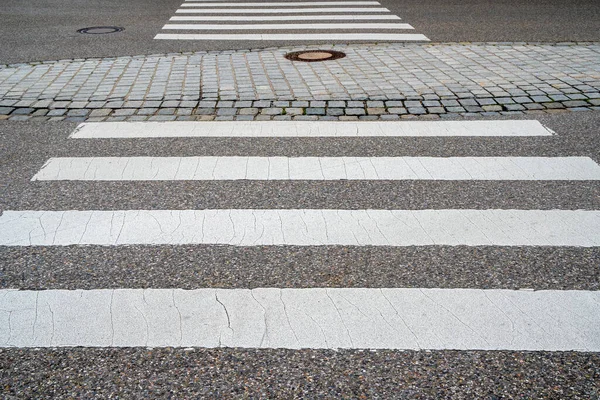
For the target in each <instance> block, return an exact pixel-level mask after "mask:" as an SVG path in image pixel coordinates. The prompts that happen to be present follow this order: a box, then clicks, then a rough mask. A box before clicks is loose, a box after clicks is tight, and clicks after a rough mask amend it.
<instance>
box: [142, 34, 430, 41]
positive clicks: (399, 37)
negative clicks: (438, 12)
mask: <svg viewBox="0 0 600 400" xmlns="http://www.w3.org/2000/svg"><path fill="white" fill-rule="evenodd" d="M154 39H170V40H288V41H291V40H295V41H298V40H305V41H306V40H355V41H359V40H362V41H369V40H387V41H403V42H405V41H420V42H427V41H429V39H427V37H425V36H423V35H421V34H412V33H389V34H388V33H303V34H294V33H290V34H287V33H258V34H253V33H240V34H227V33H225V34H203V33H200V34H195V33H159V34H158V35H156V36H155V37H154Z"/></svg>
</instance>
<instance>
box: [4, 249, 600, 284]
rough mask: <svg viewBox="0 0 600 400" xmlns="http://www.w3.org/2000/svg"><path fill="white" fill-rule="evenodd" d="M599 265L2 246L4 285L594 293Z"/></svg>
mask: <svg viewBox="0 0 600 400" xmlns="http://www.w3.org/2000/svg"><path fill="white" fill-rule="evenodd" d="M598 260H600V250H599V249H598V248H596V247H594V248H577V247H546V246H544V247H497V246H493V247H491V246H490V247H485V246H478V247H468V246H456V247H453V246H420V247H414V246H413V247H403V248H390V247H356V246H350V247H342V246H327V247H326V246H318V247H302V246H263V247H236V246H216V245H215V246H201V247H199V246H193V245H191V246H190V245H187V246H120V247H113V246H64V247H62V246H61V247H4V248H2V247H0V288H14V289H15V288H16V289H106V288H183V289H195V288H212V287H216V288H256V287H285V288H294V287H376V288H377V287H380V288H389V287H417V288H425V287H426V288H477V289H503V288H504V289H521V288H531V289H537V290H541V289H566V290H571V289H577V290H600V271H599V269H598Z"/></svg>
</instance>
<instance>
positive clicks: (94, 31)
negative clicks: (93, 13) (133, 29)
mask: <svg viewBox="0 0 600 400" xmlns="http://www.w3.org/2000/svg"><path fill="white" fill-rule="evenodd" d="M124 30H125V28H121V27H120V26H92V27H90V28H83V29H79V30H77V32H79V33H88V34H90V35H104V34H106V33H116V32H121V31H124Z"/></svg>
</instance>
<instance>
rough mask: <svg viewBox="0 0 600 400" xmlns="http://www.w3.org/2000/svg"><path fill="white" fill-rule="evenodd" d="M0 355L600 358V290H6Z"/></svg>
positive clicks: (0, 295) (0, 302)
mask: <svg viewBox="0 0 600 400" xmlns="http://www.w3.org/2000/svg"><path fill="white" fill-rule="evenodd" d="M0 310H1V311H0V318H1V319H2V323H0V343H1V344H0V347H65V346H69V347H71V346H86V347H142V346H144V347H209V348H213V347H240V348H287V349H300V348H319V349H337V348H347V349H395V350H443V349H449V350H519V351H585V352H592V351H593V352H597V351H600V292H598V291H557V290H543V291H522V290H521V291H518V290H516V291H515V290H494V289H486V290H481V289H418V288H417V289H404V288H399V289H387V288H386V289H363V288H352V289H351V288H347V289H346V288H344V289H325V288H311V289H278V288H257V289H253V290H249V289H197V290H181V289H114V290H113V289H99V290H72V291H69V290H44V291H27V290H24V291H20V290H6V289H5V290H0Z"/></svg>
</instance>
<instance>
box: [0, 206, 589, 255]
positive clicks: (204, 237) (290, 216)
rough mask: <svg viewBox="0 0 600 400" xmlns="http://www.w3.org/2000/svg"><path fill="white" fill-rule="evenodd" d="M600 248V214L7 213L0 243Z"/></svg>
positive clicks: (0, 222) (0, 225)
mask: <svg viewBox="0 0 600 400" xmlns="http://www.w3.org/2000/svg"><path fill="white" fill-rule="evenodd" d="M77 244H80V245H84V244H90V245H106V246H110V245H133V244H144V245H159V244H227V245H233V246H267V245H297V246H319V245H342V246H366V245H370V246H424V245H447V246H458V245H467V246H583V247H596V246H600V211H583V210H575V211H572V210H415V211H411V210H248V209H233V210H227V209H224V210H126V211H4V213H3V214H2V216H0V245H3V246H52V245H54V246H66V245H77Z"/></svg>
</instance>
